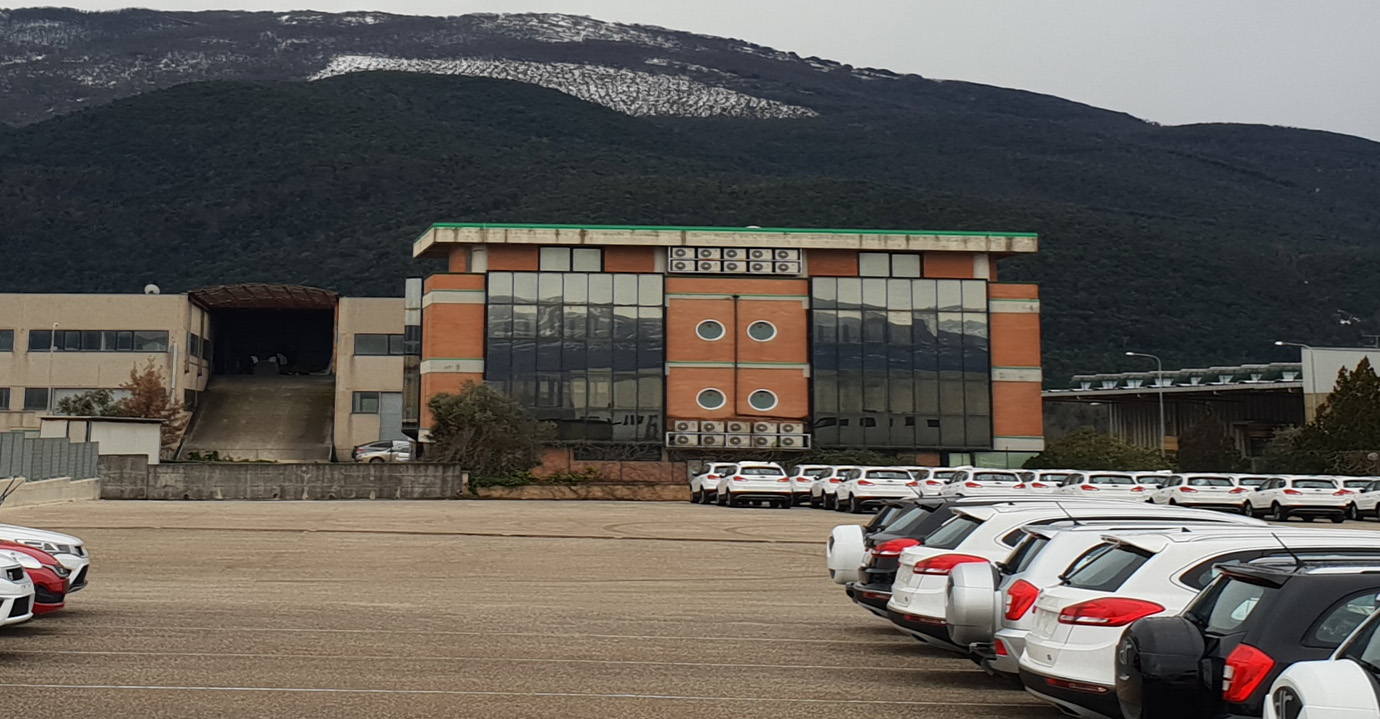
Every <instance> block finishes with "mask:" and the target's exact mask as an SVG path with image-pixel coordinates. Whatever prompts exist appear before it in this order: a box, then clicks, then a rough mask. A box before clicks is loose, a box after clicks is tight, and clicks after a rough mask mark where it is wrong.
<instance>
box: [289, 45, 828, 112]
mask: <svg viewBox="0 0 1380 719" xmlns="http://www.w3.org/2000/svg"><path fill="white" fill-rule="evenodd" d="M374 70H394V71H403V72H418V73H426V74H431V75H464V76H468V77H490V78H494V79H499V80H516V81H518V82H526V83H531V84H533V85H540V86H541V87H545V88H549V89H552V90H557V91H560V92H563V93H565V94H567V95H573V96H575V97H578V98H580V99H581V100H585V101H587V102H593V103H597V104H599V105H603V106H604V107H608V108H611V109H613V110H617V111H618V112H622V113H624V114H627V115H633V116H635V117H747V118H758V119H770V120H781V119H796V118H804V117H815V116H816V115H818V113H816V112H815V111H814V110H811V109H809V108H806V107H800V106H798V105H788V104H786V103H783V102H777V101H775V100H766V99H763V98H760V97H753V96H751V95H746V94H744V93H741V92H737V91H734V90H729V89H726V88H722V87H714V86H712V85H707V84H705V83H702V82H698V81H696V80H692V79H690V78H688V77H683V76H680V75H661V74H656V73H650V72H638V71H635V70H624V69H620V68H614V67H606V66H603V65H578V64H573V63H563V62H547V63H542V62H525V61H518V60H420V59H407V58H396V57H376V56H369V55H338V56H336V57H334V58H332V59H331V61H330V64H328V65H327V66H326V67H325V68H324V69H322V70H321V71H319V72H317V73H316V74H315V75H313V76H312V77H311V79H312V80H320V79H323V78H327V77H334V76H336V75H344V74H347V73H352V72H368V71H374Z"/></svg>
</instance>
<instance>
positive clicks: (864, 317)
mask: <svg viewBox="0 0 1380 719" xmlns="http://www.w3.org/2000/svg"><path fill="white" fill-rule="evenodd" d="M863 254H864V255H867V254H868V253H863ZM872 254H874V255H875V256H876V257H874V258H873V259H872V260H869V261H870V262H873V263H874V264H875V263H880V262H881V260H880V259H878V258H885V259H886V261H887V263H888V264H887V268H888V269H887V273H889V274H891V275H893V276H892V277H889V278H888V277H863V278H853V277H817V278H814V279H813V280H812V283H811V307H812V310H811V324H812V327H811V364H812V371H813V373H814V408H815V409H814V412H815V425H814V435H815V436H814V441H815V444H816V445H817V446H821V447H829V446H841V445H844V446H865V447H889V448H897V449H914V448H927V449H969V448H983V449H986V448H989V447H991V446H992V421H991V415H992V408H991V356H990V352H989V342H988V327H989V324H988V317H987V309H986V297H987V287H986V284H987V283H986V281H984V280H927V279H909V278H900V277H895V276H894V275H898V274H901V272H899V271H897V266H896V263H897V261H898V258H903V257H909V256H908V255H900V254H896V255H892V254H887V253H872ZM864 259H866V258H864ZM899 261H900V262H901V264H902V265H903V267H901V271H904V272H907V273H908V272H909V271H910V269H911V268H910V265H909V264H908V263H909V261H908V260H899ZM917 267H918V266H917ZM874 269H875V270H876V271H877V272H878V273H881V272H882V268H881V265H880V264H877V265H876V267H875V268H874Z"/></svg>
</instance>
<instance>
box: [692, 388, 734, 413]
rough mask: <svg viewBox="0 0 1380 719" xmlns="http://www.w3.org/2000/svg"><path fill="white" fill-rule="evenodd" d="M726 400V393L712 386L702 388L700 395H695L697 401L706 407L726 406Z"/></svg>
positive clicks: (717, 407)
mask: <svg viewBox="0 0 1380 719" xmlns="http://www.w3.org/2000/svg"><path fill="white" fill-rule="evenodd" d="M725 401H727V400H726V399H725V398H724V393H723V392H720V391H719V390H717V389H712V388H711V389H703V390H700V393H699V395H697V396H696V397H695V402H697V403H698V404H699V405H700V407H703V408H704V409H719V408H720V407H722V406H724V402H725Z"/></svg>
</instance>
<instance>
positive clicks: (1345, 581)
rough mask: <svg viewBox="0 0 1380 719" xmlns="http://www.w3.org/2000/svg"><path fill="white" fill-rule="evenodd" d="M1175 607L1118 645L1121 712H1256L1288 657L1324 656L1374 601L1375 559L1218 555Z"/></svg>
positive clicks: (1378, 602)
mask: <svg viewBox="0 0 1380 719" xmlns="http://www.w3.org/2000/svg"><path fill="white" fill-rule="evenodd" d="M1217 569H1218V571H1220V572H1221V574H1220V575H1219V576H1218V577H1217V578H1216V579H1215V580H1214V581H1213V582H1212V584H1209V585H1208V586H1207V588H1205V589H1204V590H1203V591H1202V593H1200V594H1199V595H1198V596H1197V598H1195V599H1194V600H1193V602H1192V603H1191V604H1189V605H1188V607H1187V608H1185V609H1184V611H1183V613H1181V614H1179V615H1178V616H1173V617H1150V618H1147V619H1141V620H1139V621H1137V622H1135V623H1133V624H1131V626H1129V627H1128V628H1127V629H1126V633H1125V634H1123V635H1122V638H1121V643H1120V644H1119V645H1118V647H1117V657H1116V667H1117V681H1116V694H1117V699H1118V701H1119V703H1120V705H1121V711H1122V713H1123V714H1124V715H1125V716H1126V718H1127V719H1161V718H1170V719H1184V718H1185V717H1226V716H1257V717H1258V716H1261V715H1262V714H1263V713H1264V707H1263V704H1264V701H1265V699H1266V695H1267V694H1268V693H1269V691H1270V685H1271V684H1272V683H1274V680H1275V679H1276V678H1277V677H1278V676H1279V674H1280V672H1282V671H1284V669H1285V668H1287V667H1288V666H1289V665H1290V664H1293V663H1294V662H1305V661H1312V660H1316V659H1326V658H1327V657H1329V656H1331V654H1332V652H1333V651H1334V650H1335V649H1336V648H1337V647H1338V646H1339V645H1340V644H1341V643H1342V641H1343V640H1345V639H1346V638H1347V636H1348V635H1349V634H1351V631H1352V630H1353V629H1355V628H1356V627H1357V626H1359V625H1360V624H1361V622H1363V621H1365V619H1366V617H1368V616H1370V614H1371V612H1373V611H1375V609H1376V608H1377V606H1380V560H1377V559H1341V558H1320V559H1307V558H1305V559H1303V560H1299V559H1282V558H1275V559H1268V560H1258V561H1256V562H1251V563H1249V564H1239V565H1222V566H1219V567H1218V568H1217Z"/></svg>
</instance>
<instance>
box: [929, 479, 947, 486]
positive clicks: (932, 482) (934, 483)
mask: <svg viewBox="0 0 1380 719" xmlns="http://www.w3.org/2000/svg"><path fill="white" fill-rule="evenodd" d="M925 484H928V485H930V486H931V487H943V486H944V483H943V482H941V481H940V480H937V479H927V480H925Z"/></svg>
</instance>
